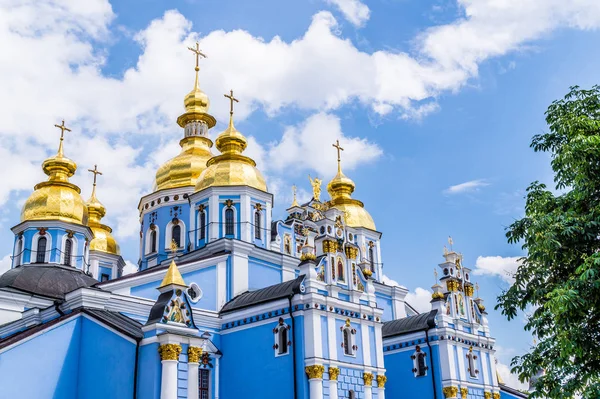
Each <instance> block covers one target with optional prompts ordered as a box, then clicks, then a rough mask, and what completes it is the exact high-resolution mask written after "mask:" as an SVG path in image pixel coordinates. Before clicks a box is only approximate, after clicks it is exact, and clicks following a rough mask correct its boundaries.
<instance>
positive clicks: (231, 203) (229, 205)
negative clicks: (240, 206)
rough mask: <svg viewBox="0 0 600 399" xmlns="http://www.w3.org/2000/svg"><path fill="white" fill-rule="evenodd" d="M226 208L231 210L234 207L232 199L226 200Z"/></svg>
mask: <svg viewBox="0 0 600 399" xmlns="http://www.w3.org/2000/svg"><path fill="white" fill-rule="evenodd" d="M225 206H226V207H227V208H231V207H232V206H233V200H231V199H227V200H225Z"/></svg>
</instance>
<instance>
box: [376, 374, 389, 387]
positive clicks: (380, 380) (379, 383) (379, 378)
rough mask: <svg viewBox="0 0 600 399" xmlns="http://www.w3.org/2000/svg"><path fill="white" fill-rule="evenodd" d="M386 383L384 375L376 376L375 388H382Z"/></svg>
mask: <svg viewBox="0 0 600 399" xmlns="http://www.w3.org/2000/svg"><path fill="white" fill-rule="evenodd" d="M386 382H387V377H386V376H385V375H378V376H377V386H378V387H379V388H384V387H385V383H386Z"/></svg>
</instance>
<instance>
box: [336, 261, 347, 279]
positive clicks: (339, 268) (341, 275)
mask: <svg viewBox="0 0 600 399" xmlns="http://www.w3.org/2000/svg"><path fill="white" fill-rule="evenodd" d="M337 277H338V280H340V281H346V279H345V278H344V262H342V258H338V260H337Z"/></svg>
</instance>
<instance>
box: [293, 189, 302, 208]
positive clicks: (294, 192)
mask: <svg viewBox="0 0 600 399" xmlns="http://www.w3.org/2000/svg"><path fill="white" fill-rule="evenodd" d="M292 194H293V195H294V201H292V207H294V206H300V205H298V200H297V199H296V185H295V184H294V185H293V186H292Z"/></svg>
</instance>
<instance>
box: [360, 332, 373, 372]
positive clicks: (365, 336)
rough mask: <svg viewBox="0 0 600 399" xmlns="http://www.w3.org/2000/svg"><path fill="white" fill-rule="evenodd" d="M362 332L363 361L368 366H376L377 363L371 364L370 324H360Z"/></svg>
mask: <svg viewBox="0 0 600 399" xmlns="http://www.w3.org/2000/svg"><path fill="white" fill-rule="evenodd" d="M360 333H361V338H362V342H361V346H362V351H363V362H364V363H365V365H367V366H376V365H375V364H371V343H370V342H369V341H370V340H369V335H370V331H369V326H367V325H365V324H362V325H361V326H360Z"/></svg>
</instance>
